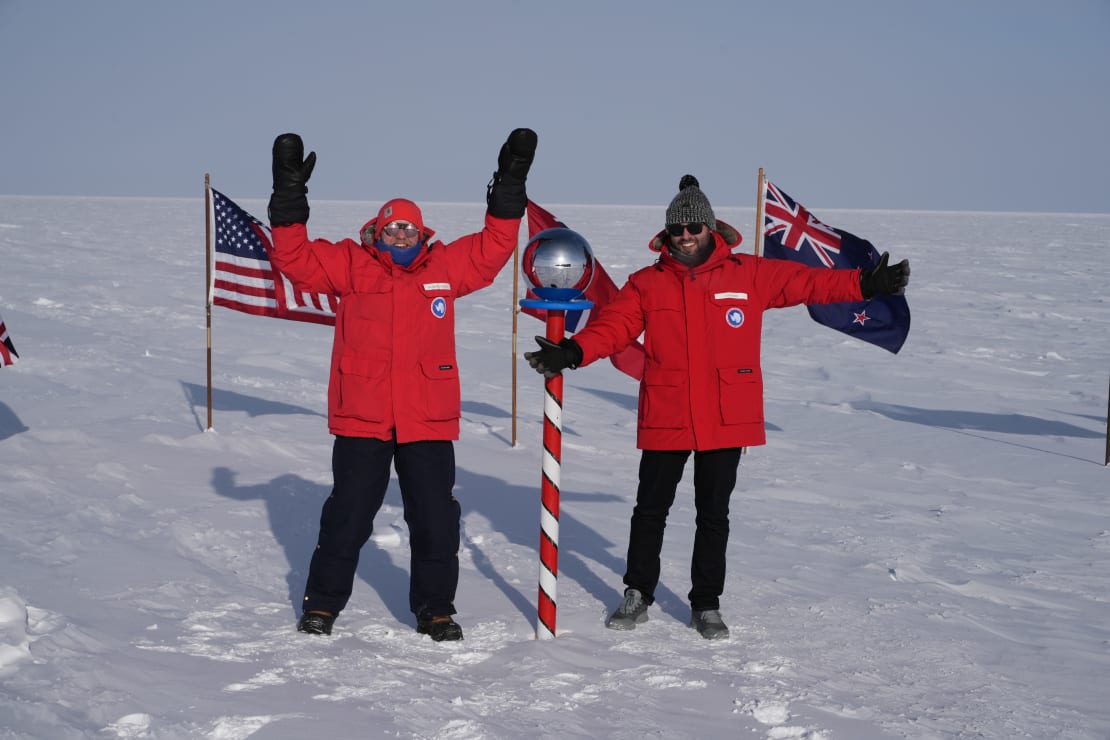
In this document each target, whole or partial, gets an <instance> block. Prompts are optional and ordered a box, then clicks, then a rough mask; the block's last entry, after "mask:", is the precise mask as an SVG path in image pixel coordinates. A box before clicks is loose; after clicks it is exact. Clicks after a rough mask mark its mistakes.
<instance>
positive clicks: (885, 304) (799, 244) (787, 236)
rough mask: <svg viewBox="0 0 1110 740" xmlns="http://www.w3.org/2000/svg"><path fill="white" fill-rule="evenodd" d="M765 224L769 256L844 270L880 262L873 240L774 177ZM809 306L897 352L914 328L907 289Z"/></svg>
mask: <svg viewBox="0 0 1110 740" xmlns="http://www.w3.org/2000/svg"><path fill="white" fill-rule="evenodd" d="M763 226H764V231H763V256H764V257H769V258H771V259H780V260H788V261H790V262H800V263H802V264H803V265H807V266H809V267H817V268H822V269H840V270H851V269H857V268H858V269H863V270H870V269H871V268H873V267H875V265H877V264H878V263H879V258H880V257H879V252H878V250H876V249H875V247H874V246H873V245H872V244H871V242H869V241H867V240H866V239H861V238H860V237H858V236H856V235H854V234H850V233H848V232H847V231H844V230H843V229H836V228H833V227H832V226H827V225H825V224H823V223H821V222H820V221H818V220H817V218H816V217H815V216H814V215H813V214H812V213H810V212H809V211H808V210H806V209H805V207H804V206H802V204H801V203H798V202H796V201H795V200H794V199H793V198H791V197H790V196H789V195H787V194H786V193H784V192H783V191H782V190H781V189H779V188H778V187H776V186H775V185H774V184H773V183H771V182H770V181H765V182H764V185H763ZM806 309H807V310H808V311H809V315H810V317H812V318H813V320H814V321H816V322H817V323H819V324H824V325H825V326H827V327H829V328H830V329H836V330H837V331H839V332H843V333H845V334H848V335H849V336H853V337H855V338H856V339H862V340H863V341H865V342H869V343H871V344H874V345H876V346H879V347H882V348H883V349H885V350H888V351H890V352H894V353H896V354H897V352H898V350H900V349H901V348H902V344H903V343H905V341H906V336H907V335H908V334H909V332H910V307H909V304H907V303H906V297H905V296H904V295H882V296H875V297H873V298H871V299H869V300H865V301H858V302H856V303H827V304H823V305H821V304H814V305H812V306H807V307H806Z"/></svg>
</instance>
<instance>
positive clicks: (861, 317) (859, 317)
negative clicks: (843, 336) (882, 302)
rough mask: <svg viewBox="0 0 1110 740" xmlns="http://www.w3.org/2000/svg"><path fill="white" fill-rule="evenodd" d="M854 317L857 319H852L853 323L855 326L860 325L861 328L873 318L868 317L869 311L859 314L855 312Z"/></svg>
mask: <svg viewBox="0 0 1110 740" xmlns="http://www.w3.org/2000/svg"><path fill="white" fill-rule="evenodd" d="M852 315H853V316H855V318H854V319H852V323H853V324H859V325H860V326H863V325H864V324H866V323H867V320H868V319H869V318H871V317H870V316H868V315H867V311H860V312H859V313H856V312H855V311H853V312H852Z"/></svg>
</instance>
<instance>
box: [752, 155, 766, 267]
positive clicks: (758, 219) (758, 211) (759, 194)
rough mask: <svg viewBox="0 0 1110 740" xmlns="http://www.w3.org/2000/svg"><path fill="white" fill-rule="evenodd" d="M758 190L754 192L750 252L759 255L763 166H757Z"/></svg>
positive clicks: (761, 234)
mask: <svg viewBox="0 0 1110 740" xmlns="http://www.w3.org/2000/svg"><path fill="white" fill-rule="evenodd" d="M758 180H759V182H758V190H757V191H756V194H755V244H753V245H752V252H753V253H754V254H755V256H756V257H758V256H759V246H760V243H761V242H762V239H763V190H764V188H763V168H762V167H760V168H759V178H758Z"/></svg>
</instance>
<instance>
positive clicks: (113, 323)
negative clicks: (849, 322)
mask: <svg viewBox="0 0 1110 740" xmlns="http://www.w3.org/2000/svg"><path fill="white" fill-rule="evenodd" d="M794 188H797V193H798V195H799V196H800V197H802V199H803V201H804V187H803V185H801V184H797V183H795V184H794V186H793V187H792V188H791V192H795V190H794ZM198 190H199V188H198ZM229 195H231V197H233V198H235V197H236V195H235V194H234V193H229ZM237 200H238V199H237ZM239 203H240V205H242V206H244V207H245V208H247V209H248V210H250V211H251V212H252V213H254V214H255V215H263V214H264V213H265V204H264V202H263V201H261V200H257V199H243V200H239ZM377 205H378V204H376V203H373V204H371V203H352V202H314V203H313V214H312V220H311V222H310V224H309V225H310V230H311V233H312V234H314V235H317V236H323V237H328V238H333V239H334V238H339V237H342V236H346V235H349V234H354V233H355V230H356V229H357V228H358V226H359V225H361V224H362V223H363V221H364V220H365V219H366V218H367V216H368V214H371V213H372V212H373V211H374V210H375V209H376V208H377ZM543 205H545V206H547V207H548V208H549V209H550V210H552V211H553V212H554V213H555V214H556V215H557V216H558V217H559V218H562V219H564V220H565V221H566V222H567V223H568V224H569V225H570V226H571V227H572V228H575V229H577V230H579V231H580V232H581V233H583V234H584V235H585V236H586V237H587V238H588V239H589V240H590V242H591V243H592V244H593V246H594V249H595V251H596V253H597V255H598V257H599V258H600V259H601V261H602V262H603V263H604V264H605V266H606V267H607V268H608V269H609V270H610V272H611V273H612V274H613V276H614V279H616V280H617V281H618V282H622V280H623V277H624V276H625V275H627V274H628V273H629V272H630V271H632V270H633V269H636V268H639V267H641V266H643V265H645V264H648V263H650V261H651V260H652V259H653V255H652V254H651V253H650V252H649V251H648V250H647V249H646V243H647V240H648V238H649V237H650V236H651V234H652V233H654V231H655V229H656V228H657V226H658V225H659V223H660V218H661V216H662V208H663V206H662V205H660V206H659V207H653V208H642V207H641V208H635V207H600V206H559V205H555V204H543ZM814 205H816V204H814ZM482 210H483V209H482V206H481V205H480V204H474V203H471V204H426V206H425V215H426V221H427V223H429V224H430V225H431V226H432V227H433V228H435V229H437V230H438V232H439V234H440V235H442V236H445V237H447V238H451V237H454V236H456V235H459V234H462V233H466V232H468V231H472V230H474V229H476V228H478V227H479V225H480V223H481V217H482ZM817 212H818V215H819V216H820V217H821V218H822V220H824V221H826V222H827V223H830V224H832V225H834V226H838V227H841V228H844V229H847V230H849V231H853V232H855V233H857V234H859V235H860V236H863V237H865V238H868V239H870V240H872V241H873V242H875V243H876V244H877V245H880V246H881V247H882V248H886V249H889V250H890V251H891V253H892V256H893V257H894V258H895V259H901V258H903V257H909V258H910V259H911V261H912V263H913V281H912V283H911V286H910V292H909V302H910V306H911V309H912V311H913V328H912V330H911V332H910V336H909V340H908V341H907V343H906V346H905V348H904V349H903V350H902V352H901V353H900V354H899V355H897V356H895V355H891V354H889V353H887V352H884V351H882V350H880V349H877V348H874V347H871V346H870V345H866V344H864V343H861V342H858V341H856V340H852V339H849V338H847V337H844V336H843V335H840V334H837V333H835V332H833V331H831V330H828V329H826V328H824V327H821V326H818V325H817V324H815V323H813V322H812V321H811V320H810V319H809V317H808V315H807V314H806V313H805V310H804V309H802V308H794V309H787V310H782V311H777V312H774V313H772V314H771V315H769V316H768V317H767V326H766V330H765V335H764V369H765V372H766V379H767V418H768V432H769V443H768V444H767V446H765V447H761V448H757V449H754V450H752V451H751V453H750V454H749V455H747V456H745V458H744V460H743V463H742V465H741V469H740V479H739V483H738V486H737V490H736V492H735V495H734V498H733V506H732V537H731V545H730V550H729V573H728V582H727V588H726V592H725V595H724V597H723V600H722V610H723V613H724V615H725V617H726V620H727V622H728V623H729V625H730V626H731V628H732V637H731V639H730V640H728V641H726V642H709V641H706V640H702V639H701V638H699V637H698V635H697V634H696V633H694V632H693V631H692V630H691V629H689V628H688V627H687V626H686V623H687V620H688V616H689V615H688V607H687V604H686V602H685V593H686V591H687V590H688V588H689V582H688V578H689V577H688V570H689V555H690V550H691V543H692V535H693V511H692V491H691V484H690V481H689V475H688V476H687V480H685V481H683V483H682V486H681V488H680V491H679V500H678V501H677V502H676V504H675V507H674V510H673V512H672V516H671V520H670V526H669V528H668V531H667V538H666V543H665V550H664V569H663V579H662V583H661V585H660V589H659V593H658V602H657V605H656V606H654V607H652V609H651V611H650V617H651V618H650V621H649V622H647V623H646V624H644V625H642V626H640V627H638V628H637V629H636V630H635V631H633V632H614V631H611V630H607V629H605V627H604V618H605V615H606V613H607V612H608V611H609V610H610V609H612V608H613V607H614V606H615V605H616V604H617V602H618V601H619V599H620V595H621V590H622V584H621V575H622V573H623V566H624V550H625V546H626V543H627V527H628V519H629V515H630V513H631V507H632V501H633V497H634V491H635V476H636V467H637V461H638V453H637V451H636V449H635V443H634V439H635V406H636V397H637V395H636V394H637V387H636V384H635V383H634V382H633V381H632V380H630V379H628V378H627V377H625V376H623V375H621V374H620V373H618V372H617V371H616V370H615V369H613V368H612V367H611V366H610V365H609V364H608V363H601V364H598V365H596V366H593V367H590V368H585V369H582V370H578V371H574V372H569V373H568V374H567V375H566V391H565V407H564V412H563V424H564V435H565V436H564V443H563V468H562V487H563V495H562V501H561V505H562V517H561V528H560V543H559V544H560V561H559V580H558V603H559V609H558V637H557V638H556V639H554V640H537V639H535V620H536V612H535V604H536V592H537V581H538V570H539V566H538V554H537V553H538V543H539V512H540V503H539V482H540V464H541V456H540V440H541V431H542V408H543V402H542V397H543V396H542V381H541V379H540V378H539V376H537V375H535V374H534V373H533V372H532V371H531V370H530V369H529V368H528V367H527V365H526V364H525V363H524V362H523V361H518V363H517V368H518V372H519V381H518V385H519V396H518V444H517V445H516V446H515V447H513V446H512V445H511V439H512V417H511V413H512V392H511V388H512V379H511V378H512V374H511V367H512V366H511V359H510V357H511V341H510V334H511V326H512V319H511V311H510V309H511V303H512V274H511V267H509V268H506V270H505V271H504V272H503V273H502V274H501V276H500V277H499V278H498V281H497V282H496V283H495V284H494V285H493V286H492V287H490V288H488V289H486V290H485V291H482V292H480V293H477V294H475V295H473V296H471V297H469V298H467V299H464V300H462V301H460V302H459V303H458V304H457V306H458V314H459V320H458V340H459V360H460V364H461V367H462V378H463V397H464V401H463V423H462V438H461V439H460V440H459V442H458V443H457V457H458V461H459V470H458V487H457V492H456V495H457V496H458V498H459V499H460V500H461V502H462V506H463V546H462V550H461V552H460V558H461V562H462V577H461V584H460V588H459V594H458V599H457V606H458V609H459V615H458V620H459V622H460V623H461V624H462V625H463V627H464V628H465V630H466V639H465V641H463V642H461V643H454V644H436V643H433V642H431V641H430V640H429V639H428V638H426V637H423V636H419V635H417V634H416V633H415V632H414V620H413V617H412V615H411V614H409V613H408V611H407V606H406V605H407V600H406V588H407V578H408V575H407V574H408V543H407V532H406V530H405V526H404V523H403V520H402V518H401V507H400V499H399V495H398V493H397V491H396V489H395V487H394V488H393V489H391V491H390V494H389V497H388V498H387V502H386V506H385V508H384V509H383V511H382V512H381V514H380V515H379V517H378V520H377V523H376V532H375V535H374V538H373V540H372V541H371V542H370V543H369V544H368V545H367V546H366V548H365V549H364V552H363V558H362V561H361V563H360V566H359V571H358V578H357V582H356V585H355V592H354V596H353V598H352V600H351V603H350V607H349V609H348V610H347V611H345V612H344V613H343V614H342V615H341V617H340V619H339V621H338V622H337V624H336V631H335V634H334V635H333V636H331V637H329V638H322V637H311V636H306V635H302V634H298V633H297V632H296V631H295V629H294V622H295V619H296V616H297V605H298V602H299V600H300V595H301V589H302V588H303V582H304V578H305V571H306V566H307V563H308V558H309V554H310V552H311V550H312V547H313V545H314V542H315V537H316V526H317V521H318V516H319V509H320V506H321V503H322V501H323V499H324V497H325V496H326V495H327V493H328V490H329V485H330V467H329V462H330V450H331V437H330V436H329V435H328V432H327V428H326V424H325V418H324V414H325V392H326V383H327V363H328V355H329V348H330V345H331V330H330V328H328V327H322V326H316V325H310V324H301V323H296V322H289V321H279V320H274V319H266V318H259V317H254V316H248V315H245V314H240V313H236V312H233V311H229V310H226V309H222V308H215V309H213V326H214V328H213V332H212V345H213V395H212V402H213V406H214V430H213V431H206V430H205V427H206V424H207V420H206V379H205V378H206V376H205V356H206V353H205V346H206V332H205V309H204V296H205V285H204V256H203V255H204V238H205V234H204V208H203V199H202V197H201V195H200V194H199V193H198V196H197V197H196V198H195V199H188V200H183V199H115V198H72V197H65V198H49V197H11V196H4V197H0V247H2V248H0V255H3V260H2V272H0V315H2V316H3V317H4V319H5V321H6V322H7V325H8V329H9V331H10V333H11V336H12V339H13V341H14V342H15V346H16V348H17V350H18V351H19V352H20V354H21V355H22V359H21V360H20V361H19V363H18V364H17V365H15V366H14V367H9V368H4V369H3V370H0V506H2V512H3V514H2V516H0V737H2V738H48V739H50V740H54V739H65V738H127V739H132V738H159V739H162V738H207V739H210V740H243V739H244V738H248V737H249V738H252V739H253V740H262V739H263V738H267V739H272V738H304V737H323V738H354V737H367V738H369V737H418V738H438V739H442V740H455V739H458V740H461V739H464V738H517V737H532V738H568V737H581V738H587V737H589V738H599V737H605V738H644V737H649V738H650V737H658V738H724V737H727V738H757V739H758V738H767V739H768V740H780V739H784V738H805V739H807V740H842V739H861V738H862V739H867V738H898V737H907V738H1106V737H1108V736H1110V701H1108V700H1110V690H1108V689H1107V677H1108V676H1110V506H1108V502H1110V469H1107V468H1106V467H1104V466H1103V464H1102V463H1103V456H1104V450H1105V434H1106V392H1107V380H1108V373H1110V351H1108V346H1110V345H1108V342H1107V338H1108V337H1110V310H1108V309H1110V305H1108V300H1107V294H1108V292H1110V291H1108V288H1107V286H1108V285H1110V260H1107V256H1106V250H1107V245H1108V244H1110V216H1107V215H1069V214H1034V213H1020V214H997V213H937V212H892V211H828V212H822V211H821V210H820V209H819V208H818V209H817ZM718 216H719V217H720V218H723V219H725V220H727V221H729V222H730V223H733V224H735V225H737V226H738V227H739V228H740V229H741V230H742V231H743V232H744V234H745V235H746V237H747V243H746V244H745V246H746V247H749V248H750V243H751V239H752V236H753V228H752V220H753V217H754V214H753V209H750V208H743V209H740V208H735V209H729V208H723V207H719V208H718ZM536 333H542V325H541V324H540V323H539V322H537V321H535V320H534V319H531V318H529V317H527V316H523V315H522V316H521V317H520V346H519V351H520V352H523V351H525V350H526V349H528V348H529V347H530V346H531V345H532V341H531V336H532V335H533V334H536Z"/></svg>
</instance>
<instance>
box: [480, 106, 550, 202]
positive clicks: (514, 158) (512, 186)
mask: <svg viewBox="0 0 1110 740" xmlns="http://www.w3.org/2000/svg"><path fill="white" fill-rule="evenodd" d="M537 141H538V137H537V136H536V132H535V131H533V130H532V129H530V128H518V129H514V130H513V132H512V133H511V134H509V138H508V139H506V140H505V143H504V144H502V145H501V152H500V153H499V154H498V155H497V172H494V173H493V177H492V178H490V181H489V185H487V186H486V207H487V210H488V211H489V214H490V215H491V216H496V217H497V218H521V217H523V216H524V211H525V210H526V209H527V208H528V194H527V193H526V192H525V190H524V181H525V180H527V179H528V170H529V168H531V166H532V160H533V159H534V158H535V156H536V142H537Z"/></svg>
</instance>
